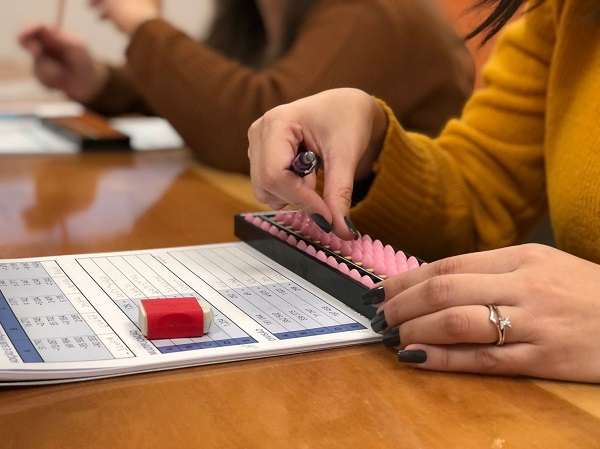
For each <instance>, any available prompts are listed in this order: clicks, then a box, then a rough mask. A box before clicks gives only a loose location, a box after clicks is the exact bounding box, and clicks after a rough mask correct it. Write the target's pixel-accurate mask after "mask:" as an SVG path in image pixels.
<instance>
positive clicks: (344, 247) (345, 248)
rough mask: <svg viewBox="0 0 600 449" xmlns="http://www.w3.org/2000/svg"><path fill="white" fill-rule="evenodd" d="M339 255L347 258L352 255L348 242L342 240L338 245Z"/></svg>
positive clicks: (350, 245)
mask: <svg viewBox="0 0 600 449" xmlns="http://www.w3.org/2000/svg"><path fill="white" fill-rule="evenodd" d="M340 254H341V255H342V256H344V257H348V256H350V254H352V244H351V243H350V242H349V241H348V240H344V241H343V242H342V244H341V245H340Z"/></svg>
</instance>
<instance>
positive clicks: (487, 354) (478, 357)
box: [475, 347, 500, 372]
mask: <svg viewBox="0 0 600 449" xmlns="http://www.w3.org/2000/svg"><path fill="white" fill-rule="evenodd" d="M491 349H495V347H492V348H481V349H478V350H477V351H475V366H476V367H477V369H478V370H480V371H481V372H495V371H496V370H497V369H498V366H499V364H500V361H499V360H498V356H497V355H496V352H495V351H492V350H491Z"/></svg>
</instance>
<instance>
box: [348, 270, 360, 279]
mask: <svg viewBox="0 0 600 449" xmlns="http://www.w3.org/2000/svg"><path fill="white" fill-rule="evenodd" d="M350 277H351V278H352V279H354V280H355V281H360V273H359V272H358V270H357V269H356V268H353V269H351V270H350Z"/></svg>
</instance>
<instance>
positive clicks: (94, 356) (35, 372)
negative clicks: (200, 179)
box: [0, 242, 381, 385]
mask: <svg viewBox="0 0 600 449" xmlns="http://www.w3.org/2000/svg"><path fill="white" fill-rule="evenodd" d="M191 296H193V297H196V298H198V299H202V300H204V301H207V302H208V303H209V304H210V305H211V307H212V308H213V311H214V322H213V324H212V326H211V328H210V330H209V332H208V333H207V334H205V335H204V336H203V337H201V338H181V339H172V340H147V339H146V338H145V337H144V335H143V334H142V333H141V332H140V329H139V327H138V308H139V304H140V300H142V299H152V298H177V297H191ZM380 338H381V337H380V335H378V334H376V333H374V332H373V331H372V330H371V328H370V324H369V320H368V319H367V318H366V317H364V316H362V315H360V314H359V313H357V312H356V311H354V310H353V309H351V308H350V307H348V306H346V305H344V304H342V303H341V302H339V301H338V300H337V299H335V298H333V297H331V296H330V295H328V294H327V293H325V292H323V291H321V290H320V289H318V288H317V287H315V286H313V285H312V284H310V283H308V282H307V281H305V280H304V279H302V278H301V277H299V276H297V275H295V274H294V273H292V272H290V271H288V270H287V269H286V268H285V267H284V266H282V265H280V264H278V263H276V262H274V261H272V260H271V259H269V258H267V257H266V256H264V255H263V254H261V253H260V252H258V251H256V250H255V249H253V248H252V247H250V246H248V245H247V244H246V243H243V242H233V243H225V244H218V245H201V246H196V247H182V248H171V249H154V250H145V251H129V252H119V253H100V254H86V255H70V256H56V257H44V258H35V259H33V258H32V259H17V260H0V385H17V384H43V383H57V382H69V381H75V380H87V379H93V378H100V377H107V376H115V375H124V374H132V373H137V372H145V371H154V370H162V369H172V368H178V367H185V366H192V365H203V364H211V363H220V362H229V361H236V360H244V359H252V358H259V357H269V356H275V355H281V354H290V353H297V352H303V351H312V350H318V349H325V348H332V347H340V346H347V345H354V344H360V343H367V342H373V341H377V340H379V339H380Z"/></svg>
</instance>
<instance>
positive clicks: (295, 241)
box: [286, 235, 298, 246]
mask: <svg viewBox="0 0 600 449" xmlns="http://www.w3.org/2000/svg"><path fill="white" fill-rule="evenodd" d="M286 242H288V243H289V244H290V245H294V246H296V243H298V240H296V237H294V236H293V235H290V236H288V238H287V240H286Z"/></svg>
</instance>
